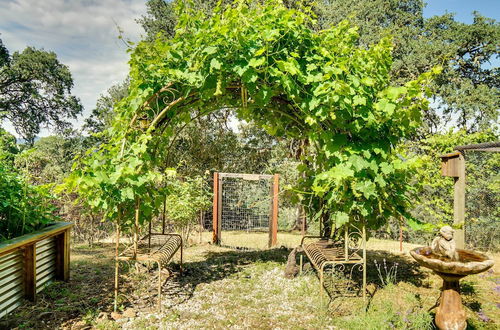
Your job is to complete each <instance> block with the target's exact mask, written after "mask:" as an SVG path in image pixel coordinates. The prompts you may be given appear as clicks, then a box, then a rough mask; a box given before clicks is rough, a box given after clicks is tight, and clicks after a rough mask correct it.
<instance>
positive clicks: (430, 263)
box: [410, 246, 493, 330]
mask: <svg viewBox="0 0 500 330" xmlns="http://www.w3.org/2000/svg"><path fill="white" fill-rule="evenodd" d="M456 252H457V254H458V259H457V260H451V259H449V258H446V257H443V256H440V255H437V254H435V253H433V251H432V249H431V247H429V246H426V247H420V248H416V249H413V250H411V251H410V254H411V256H412V257H413V258H414V259H415V260H416V261H417V262H418V263H419V264H420V265H421V266H424V267H426V268H429V269H432V270H433V271H434V273H436V274H437V275H439V276H440V277H441V278H442V279H443V287H442V288H441V298H440V301H439V306H438V308H437V311H436V325H437V326H438V328H439V329H443V330H444V329H446V330H461V329H465V328H466V326H467V317H466V315H465V309H464V307H463V305H462V299H461V297H460V284H459V281H460V279H462V278H463V277H465V276H467V275H472V274H478V273H482V272H484V271H487V270H488V269H490V268H491V267H493V260H492V259H491V258H489V257H488V256H487V255H485V254H482V253H479V252H475V251H470V250H461V249H456Z"/></svg>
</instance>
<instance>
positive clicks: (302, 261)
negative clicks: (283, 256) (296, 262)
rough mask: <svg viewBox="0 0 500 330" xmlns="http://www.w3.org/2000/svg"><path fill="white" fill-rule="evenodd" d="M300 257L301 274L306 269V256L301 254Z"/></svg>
mask: <svg viewBox="0 0 500 330" xmlns="http://www.w3.org/2000/svg"><path fill="white" fill-rule="evenodd" d="M299 258H300V268H299V269H300V270H299V274H300V275H302V271H303V270H304V256H303V255H302V254H301V255H300V257H299Z"/></svg>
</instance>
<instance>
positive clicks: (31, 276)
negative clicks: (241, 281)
mask: <svg viewBox="0 0 500 330" xmlns="http://www.w3.org/2000/svg"><path fill="white" fill-rule="evenodd" d="M24 295H25V296H26V299H28V300H30V301H35V300H36V243H33V244H30V245H27V246H26V247H25V248H24Z"/></svg>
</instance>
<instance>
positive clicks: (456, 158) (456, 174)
mask: <svg viewBox="0 0 500 330" xmlns="http://www.w3.org/2000/svg"><path fill="white" fill-rule="evenodd" d="M440 157H441V174H442V175H443V176H448V177H452V178H453V180H454V186H453V191H454V193H453V224H454V225H456V226H457V227H460V229H456V230H455V235H454V237H455V242H456V245H457V248H459V249H464V248H465V231H464V226H465V158H464V155H463V153H461V152H459V151H457V152H453V153H450V154H446V155H442V156H440Z"/></svg>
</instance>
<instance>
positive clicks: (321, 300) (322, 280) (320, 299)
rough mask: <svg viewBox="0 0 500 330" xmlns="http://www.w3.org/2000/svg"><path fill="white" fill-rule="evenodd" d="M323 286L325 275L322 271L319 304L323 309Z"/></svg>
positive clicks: (320, 274)
mask: <svg viewBox="0 0 500 330" xmlns="http://www.w3.org/2000/svg"><path fill="white" fill-rule="evenodd" d="M323 284H324V275H323V270H320V272H319V302H320V304H321V307H323V295H324V293H323Z"/></svg>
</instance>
